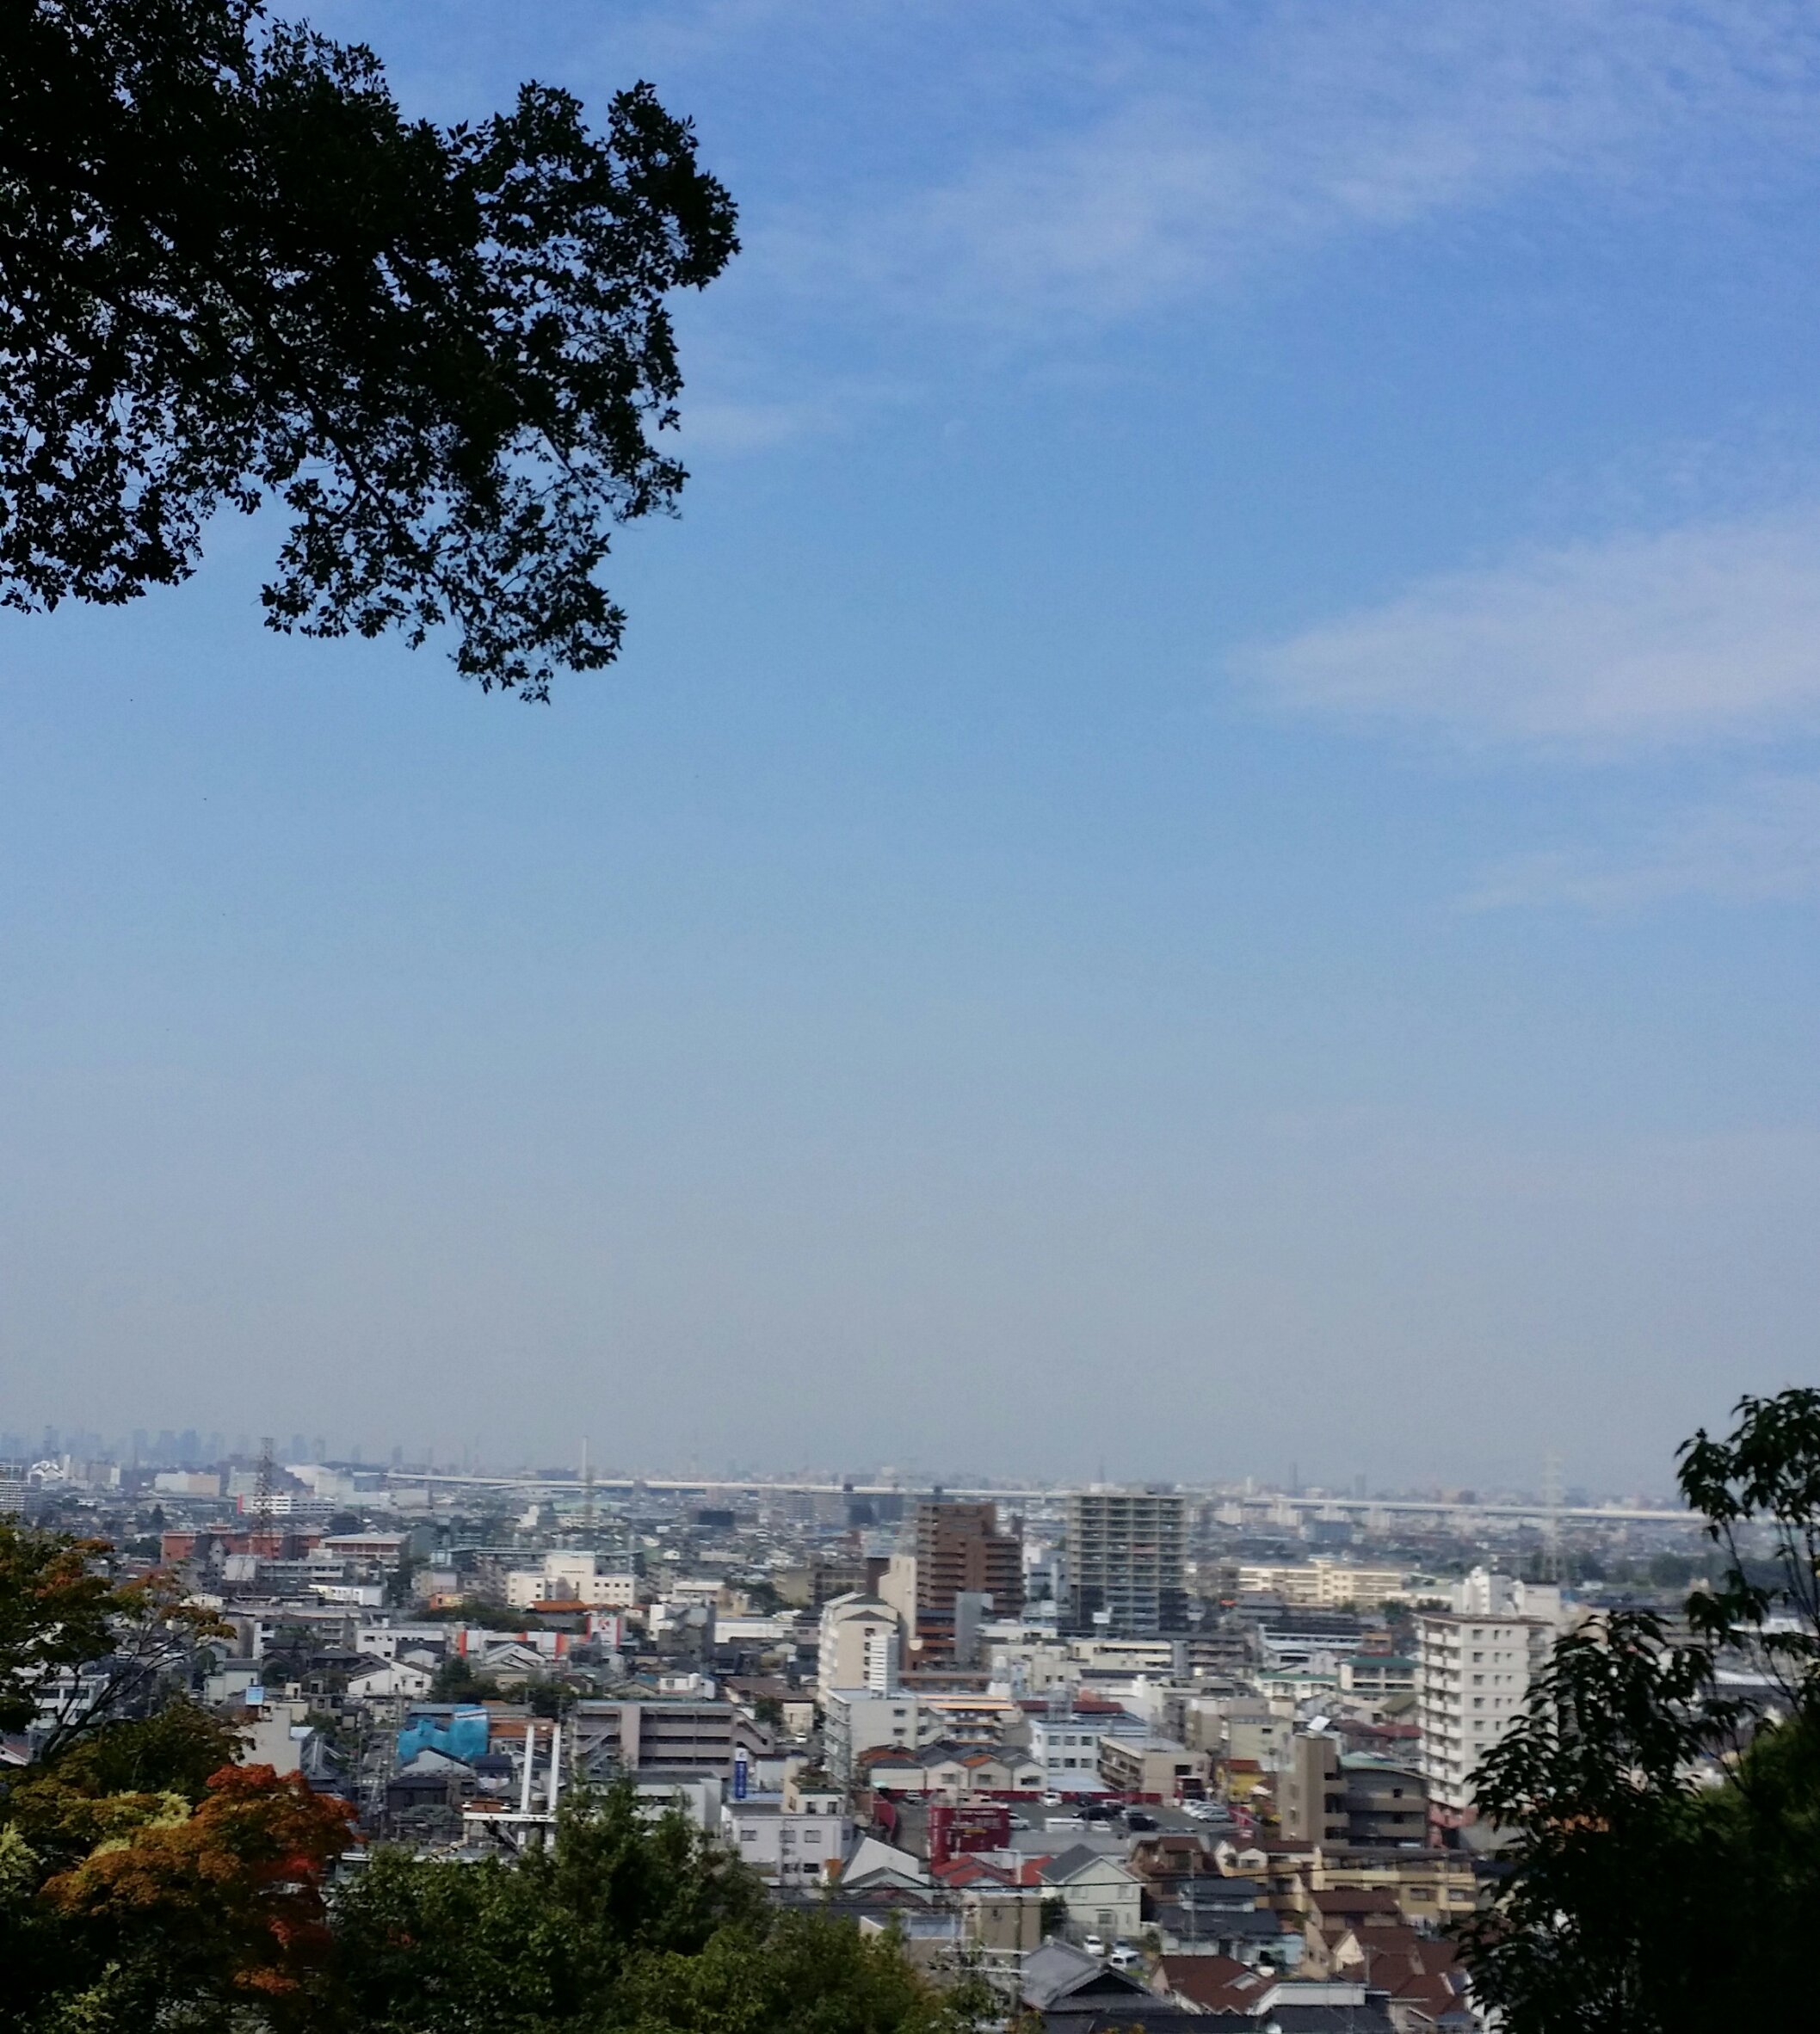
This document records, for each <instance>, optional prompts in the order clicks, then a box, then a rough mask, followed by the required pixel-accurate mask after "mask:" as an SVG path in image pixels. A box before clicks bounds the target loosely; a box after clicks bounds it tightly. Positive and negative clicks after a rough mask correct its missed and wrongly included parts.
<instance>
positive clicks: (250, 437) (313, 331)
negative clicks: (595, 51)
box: [0, 0, 737, 699]
mask: <svg viewBox="0 0 1820 2034" xmlns="http://www.w3.org/2000/svg"><path fill="white" fill-rule="evenodd" d="M0 24H3V26H0V604H4V605H6V606H9V607H15V608H22V609H26V610H41V609H46V608H52V607H56V606H57V605H58V604H59V602H61V601H65V600H78V601H99V602H103V603H115V602H120V601H128V600H131V599H133V598H134V597H136V596H138V595H141V594H143V593H145V590H146V589H148V588H149V587H151V586H153V585H157V584H169V583H172V582H177V581H180V580H182V579H183V578H185V577H187V576H188V575H189V574H190V573H191V572H192V571H193V570H194V568H195V565H196V562H197V560H198V558H199V556H200V552H201V543H202V536H203V531H204V527H205V525H206V524H207V521H208V519H209V518H210V516H211V515H213V514H214V512H215V511H216V510H217V509H218V508H221V507H223V506H231V507H233V508H238V509H241V510H243V511H245V512H248V513H250V512H252V511H253V510H255V509H256V508H258V507H260V505H261V504H262V502H267V501H268V500H273V501H275V502H277V503H278V504H280V505H281V508H282V509H283V510H284V511H285V512H286V513H287V515H288V517H289V520H290V527H289V531H288V534H287V536H286V537H285V538H284V539H283V542H282V545H281V549H280V552H279V555H278V560H277V569H276V571H275V576H273V578H272V579H271V581H270V582H269V583H268V585H267V586H266V587H265V589H264V590H263V595H262V599H263V601H264V606H265V613H266V619H267V621H268V624H269V625H270V626H272V627H274V628H275V629H279V630H281V631H284V632H292V631H296V632H301V633H304V634H306V635H315V636H341V635H345V634H347V633H349V632H357V633H359V634H361V635H363V636H369V637H370V636H377V635H379V634H381V633H383V632H386V631H388V630H391V629H399V630H401V631H402V632H404V636H405V638H406V639H407V640H408V641H409V642H410V643H411V644H413V645H416V644H421V643H423V641H424V639H425V638H426V637H427V636H428V635H429V633H430V632H432V631H441V630H442V629H444V628H445V627H447V628H448V629H450V630H451V631H452V632H453V638H454V649H453V658H454V662H455V663H456V665H457V667H458V669H460V671H461V672H462V673H463V674H464V675H466V676H468V677H472V678H474V679H477V680H478V681H479V683H480V684H481V685H482V687H486V688H490V687H494V686H500V687H509V688H516V689H517V690H518V691H519V692H520V693H521V695H523V696H525V697H527V698H533V699H542V698H546V697H547V696H548V692H549V687H550V681H551V679H552V675H554V674H555V672H556V671H557V670H558V669H571V670H590V669H599V668H601V667H602V666H604V665H605V664H607V663H610V662H611V661H612V659H613V658H614V656H615V655H616V654H617V652H618V649H619V645H620V636H621V632H622V629H623V626H624V623H625V616H624V613H623V612H622V611H621V610H620V607H618V606H617V605H616V604H615V603H614V601H613V600H612V598H611V597H610V595H608V591H607V589H606V588H605V587H604V586H603V585H602V582H601V578H600V571H601V568H602V564H603V561H604V560H605V558H606V557H607V554H608V545H609V540H610V536H611V532H612V528H613V526H614V524H616V523H620V522H624V521H629V520H631V519H632V518H635V517H639V516H642V515H649V514H651V513H652V512H653V511H659V510H664V509H667V508H670V507H671V506H672V505H673V504H674V502H675V500H676V495H677V492H678V490H679V489H680V488H681V487H682V483H683V480H684V478H686V476H685V473H684V471H683V468H682V465H680V464H679V462H678V461H677V460H676V459H675V457H674V456H671V455H670V454H669V453H666V452H665V451H663V450H662V449H660V447H659V445H658V443H657V435H658V434H660V433H661V432H662V431H663V430H664V429H665V428H669V427H670V426H672V425H674V424H675V423H676V415H677V413H676V398H677V396H678V394H679V392H680V390H681V386H682V379H681V375H680V373H679V369H678V365H677V356H676V337H675V332H674V328H673V325H672V323H671V319H670V317H669V311H668V309H667V307H666V298H667V297H668V295H669V293H670V292H672V291H674V290H676V289H678V288H682V287H694V288H699V287H702V286H704V285H706V283H707V282H709V281H711V280H713V277H714V276H716V275H717V274H719V272H720V271H721V269H722V268H724V267H725V264H726V262H728V260H729V259H730V258H731V256H732V255H733V253H734V252H735V251H736V250H737V239H736V237H735V231H734V223H735V214H734V208H733V205H732V201H731V198H730V197H729V196H728V194H727V193H726V191H725V189H724V188H723V187H722V186H721V185H720V184H719V182H717V181H716V180H715V179H714V178H713V176H709V175H708V174H706V172H705V171H704V170H702V169H701V168H700V165H699V164H698V163H697V160H696V152H695V139H694V131H693V129H692V127H691V126H690V124H689V122H688V121H687V120H682V119H679V118H677V117H676V116H675V115H673V114H670V113H669V112H667V111H666V110H665V109H664V108H663V107H662V106H661V105H660V104H659V103H658V101H657V96H656V94H655V93H654V92H653V90H652V89H651V87H650V86H649V85H647V84H643V83H640V84H636V85H633V86H632V87H631V88H630V89H626V90H624V91H621V92H620V93H619V94H618V95H617V96H615V97H614V99H613V100H612V102H611V103H610V105H609V107H608V114H607V122H606V131H605V133H604V136H602V137H601V138H598V139H597V138H595V136H594V135H592V134H590V133H589V131H588V129H587V128H586V126H584V125H583V119H582V109H581V107H580V105H579V103H578V102H577V100H576V99H575V98H574V97H572V96H571V95H570V94H568V93H567V92H565V91H562V90H560V89H556V88H553V87H551V86H546V85H542V84H527V85H525V86H524V87H523V88H522V89H521V91H520V93H519V95H518V100H517V103H516V105H515V108H513V110H512V111H510V112H509V113H503V114H497V115H495V116H493V117H492V118H490V119H487V120H481V121H479V122H478V123H475V124H473V125H472V126H469V125H461V126H453V127H446V128H445V127H438V126H435V125H434V124H433V123H431V122H429V121H427V120H408V119H406V118H405V117H404V114H402V113H401V111H400V110H399V108H398V104H397V102H396V101H395V100H394V98H393V97H392V93H391V91H390V90H389V89H388V88H387V85H386V77H385V73H384V70H383V68H382V66H381V65H380V62H379V59H378V58H377V57H376V56H375V55H374V54H373V52H372V51H371V50H369V49H367V48H366V47H364V46H358V45H355V46H347V45H342V44H338V43H336V42H334V41H332V40H330V39H329V38H328V37H326V36H324V35H321V34H317V33H316V32H314V31H313V30H312V29H309V28H304V27H287V26H284V25H282V24H273V23H268V22H266V21H265V20H264V18H263V9H262V6H261V4H260V0H0Z"/></svg>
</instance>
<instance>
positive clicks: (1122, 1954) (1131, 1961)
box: [1106, 1942, 1144, 1970]
mask: <svg viewBox="0 0 1820 2034" xmlns="http://www.w3.org/2000/svg"><path fill="white" fill-rule="evenodd" d="M1106 1960H1107V1963H1110V1964H1111V1965H1112V1967H1113V1969H1114V1970H1129V1969H1132V1967H1133V1966H1134V1965H1136V1964H1138V1963H1142V1962H1143V1961H1144V1951H1142V1950H1140V1949H1139V1948H1138V1946H1137V1945H1136V1944H1135V1943H1130V1942H1120V1943H1114V1945H1113V1953H1112V1954H1111V1956H1109V1957H1107V1959H1106Z"/></svg>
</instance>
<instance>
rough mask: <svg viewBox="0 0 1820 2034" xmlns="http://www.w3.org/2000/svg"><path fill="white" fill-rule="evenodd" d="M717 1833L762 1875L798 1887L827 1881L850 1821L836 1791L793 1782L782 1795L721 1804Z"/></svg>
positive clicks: (850, 1827)
mask: <svg viewBox="0 0 1820 2034" xmlns="http://www.w3.org/2000/svg"><path fill="white" fill-rule="evenodd" d="M720 1833H721V1836H722V1838H723V1840H725V1843H726V1844H727V1846H729V1848H731V1849H732V1850H736V1851H737V1852H738V1853H739V1856H740V1860H741V1862H742V1863H743V1864H746V1865H750V1866H751V1867H752V1869H753V1870H754V1871H756V1872H758V1873H759V1874H760V1875H761V1876H762V1877H765V1878H768V1879H772V1880H774V1881H776V1882H777V1883H780V1884H782V1885H786V1886H791V1885H798V1886H799V1885H801V1884H802V1883H804V1882H805V1880H807V1881H808V1882H809V1883H811V1884H813V1883H816V1882H817V1881H818V1880H820V1881H825V1880H826V1879H828V1878H829V1877H830V1876H831V1874H832V1873H833V1872H835V1871H838V1870H839V1869H840V1866H841V1864H842V1860H843V1859H844V1858H845V1857H846V1855H847V1844H848V1838H849V1837H850V1836H851V1835H852V1834H853V1824H852V1823H851V1822H850V1821H848V1817H847V1814H846V1811H845V1808H844V1805H843V1803H842V1798H841V1797H840V1795H839V1794H837V1793H828V1792H823V1791H819V1790H811V1791H804V1790H799V1789H798V1788H796V1787H787V1788H786V1789H785V1791H784V1793H783V1795H782V1797H781V1798H780V1797H776V1796H768V1797H761V1798H758V1799H756V1800H752V1799H748V1800H741V1799H737V1798H736V1799H734V1800H731V1801H729V1802H726V1803H724V1804H723V1806H722V1808H721V1811H720Z"/></svg>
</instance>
